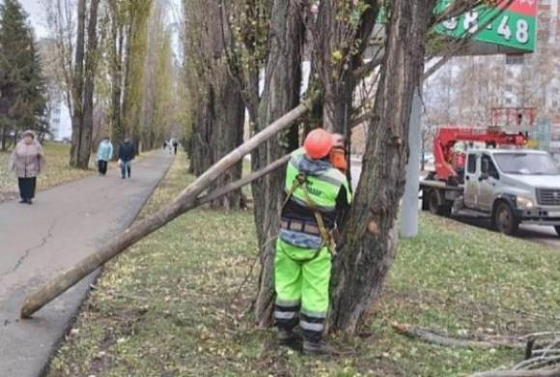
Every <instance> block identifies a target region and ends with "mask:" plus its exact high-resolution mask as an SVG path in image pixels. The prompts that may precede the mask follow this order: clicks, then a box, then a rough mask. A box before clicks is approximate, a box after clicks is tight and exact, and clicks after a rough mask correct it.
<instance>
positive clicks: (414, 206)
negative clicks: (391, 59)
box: [401, 88, 422, 238]
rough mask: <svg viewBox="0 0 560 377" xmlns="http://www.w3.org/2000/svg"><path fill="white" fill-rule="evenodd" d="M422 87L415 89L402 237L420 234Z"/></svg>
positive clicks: (409, 132)
mask: <svg viewBox="0 0 560 377" xmlns="http://www.w3.org/2000/svg"><path fill="white" fill-rule="evenodd" d="M421 106H422V104H421V102H420V89H419V88H416V90H415V91H414V98H413V100H412V110H411V112H410V125H409V131H408V146H409V150H410V154H409V156H408V164H407V165H406V185H405V191H404V197H403V202H402V222H401V237H405V238H411V237H415V236H416V235H417V234H418V191H419V189H420V154H421V150H420V149H421V147H420V145H421V140H420V139H421V138H420V121H421V116H422V113H421V110H422V108H421Z"/></svg>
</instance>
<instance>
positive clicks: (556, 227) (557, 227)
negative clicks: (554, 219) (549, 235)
mask: <svg viewBox="0 0 560 377" xmlns="http://www.w3.org/2000/svg"><path fill="white" fill-rule="evenodd" d="M554 229H556V233H557V234H558V237H560V225H558V226H555V227H554Z"/></svg>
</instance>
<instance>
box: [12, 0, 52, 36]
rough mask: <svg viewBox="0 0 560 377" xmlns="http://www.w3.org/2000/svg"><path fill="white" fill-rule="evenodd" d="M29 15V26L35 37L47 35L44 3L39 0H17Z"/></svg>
mask: <svg viewBox="0 0 560 377" xmlns="http://www.w3.org/2000/svg"><path fill="white" fill-rule="evenodd" d="M19 1H20V3H21V5H23V8H24V9H25V11H26V12H27V14H28V15H29V20H30V21H31V26H33V29H34V30H35V36H36V37H37V38H45V37H48V35H49V34H48V31H47V21H46V19H45V5H44V3H43V2H42V1H41V0H19Z"/></svg>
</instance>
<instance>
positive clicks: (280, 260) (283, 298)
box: [274, 239, 331, 342]
mask: <svg viewBox="0 0 560 377" xmlns="http://www.w3.org/2000/svg"><path fill="white" fill-rule="evenodd" d="M315 254H316V250H313V249H302V248H299V247H296V246H292V245H290V244H288V243H286V242H284V241H282V240H281V239H279V240H278V241H277V242H276V255H275V259H274V274H275V289H276V305H275V311H274V318H275V322H276V325H277V326H278V327H279V328H281V329H285V330H292V329H293V328H294V327H295V326H296V325H297V324H298V320H299V325H300V327H301V328H302V330H303V333H304V335H305V337H306V339H308V340H309V341H312V342H318V341H320V340H321V335H322V333H323V327H324V323H325V318H326V315H327V310H328V308H329V283H330V279H331V254H330V252H329V249H328V248H327V247H324V248H322V249H321V251H320V252H319V253H318V254H317V256H316V257H315V258H313V257H314V256H315ZM312 258H313V259H312ZM298 314H299V318H298Z"/></svg>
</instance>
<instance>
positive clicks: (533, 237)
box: [351, 159, 560, 250]
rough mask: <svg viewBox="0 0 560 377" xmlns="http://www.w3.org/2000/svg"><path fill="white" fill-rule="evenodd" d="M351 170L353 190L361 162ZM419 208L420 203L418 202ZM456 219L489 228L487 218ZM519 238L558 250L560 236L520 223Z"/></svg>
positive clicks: (359, 172)
mask: <svg viewBox="0 0 560 377" xmlns="http://www.w3.org/2000/svg"><path fill="white" fill-rule="evenodd" d="M351 169H352V170H351V172H352V187H353V188H354V190H355V189H356V187H357V186H358V181H359V177H360V174H361V172H362V165H361V162H360V161H359V160H357V159H353V160H352V164H351ZM418 205H419V208H420V203H419V204H418ZM454 219H455V220H457V221H460V222H463V223H465V224H468V225H472V226H477V227H480V228H485V229H489V228H490V221H489V220H488V219H482V218H478V219H473V218H471V217H456V218H454ZM517 237H519V238H523V239H526V240H529V241H533V242H537V243H541V244H545V245H548V246H551V247H555V248H558V249H559V250H560V237H558V235H557V234H556V231H555V230H554V228H553V227H549V226H537V225H522V226H521V227H520V230H519V234H518V235H517Z"/></svg>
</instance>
